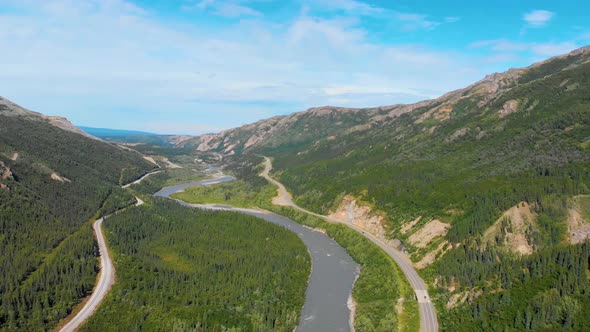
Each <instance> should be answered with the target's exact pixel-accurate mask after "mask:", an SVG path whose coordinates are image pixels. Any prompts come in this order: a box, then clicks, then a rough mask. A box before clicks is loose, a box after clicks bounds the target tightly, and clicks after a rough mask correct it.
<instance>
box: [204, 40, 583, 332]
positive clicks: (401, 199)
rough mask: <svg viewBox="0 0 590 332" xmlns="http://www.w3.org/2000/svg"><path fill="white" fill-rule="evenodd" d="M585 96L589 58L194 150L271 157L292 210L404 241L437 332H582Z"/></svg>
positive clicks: (213, 138)
mask: <svg viewBox="0 0 590 332" xmlns="http://www.w3.org/2000/svg"><path fill="white" fill-rule="evenodd" d="M588 96H590V48H589V47H586V48H582V49H579V50H576V51H574V52H571V53H569V54H566V55H563V56H559V57H555V58H552V59H549V60H546V61H543V62H541V63H537V64H534V65H532V66H529V67H526V68H521V69H511V70H509V71H508V72H505V73H496V74H492V75H489V76H487V77H485V78H484V79H482V80H481V81H479V82H477V83H475V84H473V85H471V86H469V87H466V88H465V89H461V90H457V91H453V92H450V93H448V94H446V95H444V96H442V97H440V98H438V99H435V100H429V101H424V102H421V103H417V104H413V105H396V106H390V107H381V108H371V109H339V108H333V107H324V108H316V109H311V110H308V111H306V112H303V113H296V114H293V115H290V116H286V117H277V118H273V119H269V120H264V121H260V122H257V123H256V124H253V125H249V126H244V127H240V128H237V129H232V130H228V131H225V132H222V133H220V134H213V135H204V136H201V137H199V138H196V139H195V142H198V143H199V144H198V149H199V150H201V151H212V152H218V153H220V152H221V153H225V154H226V155H231V154H238V157H239V158H241V157H240V156H239V155H240V153H242V154H252V155H253V154H264V155H269V156H272V157H273V158H274V165H275V168H276V172H275V174H274V176H275V177H277V178H279V179H280V180H281V181H282V182H283V183H285V185H286V186H287V187H288V188H289V190H291V191H292V193H293V194H294V197H295V199H296V201H297V202H298V203H299V204H300V205H302V206H304V207H306V208H308V209H311V210H313V211H316V212H319V213H324V214H331V215H332V216H335V217H337V216H339V215H342V216H343V217H346V216H348V215H352V216H353V220H352V221H353V222H354V223H357V224H359V225H361V226H363V227H366V228H367V229H369V230H370V231H371V232H373V233H376V234H378V235H379V236H381V237H383V239H384V240H388V241H389V240H392V241H391V242H390V243H392V244H397V245H400V243H401V245H403V247H404V248H405V249H407V250H408V251H409V253H410V256H411V258H412V260H413V261H414V262H415V264H416V266H417V267H418V268H422V269H423V274H424V276H425V277H427V278H428V279H430V283H431V285H432V286H433V287H435V288H436V292H437V296H436V299H437V301H438V304H439V306H440V308H441V310H440V311H441V312H444V314H443V317H441V318H442V321H441V324H442V327H443V328H444V329H446V330H452V331H457V330H466V331H471V330H491V329H493V328H498V327H505V328H508V329H515V330H522V329H540V328H546V329H574V330H584V329H588V328H590V326H588V322H587V319H585V318H584V317H583V313H584V312H585V311H587V310H589V309H590V298H588V295H587V294H589V293H590V283H589V281H588V277H587V272H588V270H589V267H588V264H589V258H590V252H589V246H588V244H587V243H585V242H584V239H583V238H580V237H581V236H582V237H583V236H585V235H584V234H588V232H587V228H588V226H587V223H588V221H586V220H585V219H583V218H578V216H581V215H584V214H583V213H580V212H579V210H580V208H579V206H580V203H579V202H580V200H581V198H580V197H585V196H582V195H587V194H590V99H589V98H588ZM248 143H249V144H248ZM349 211H352V213H350V212H349ZM566 230H569V231H566ZM393 239H397V240H399V241H393ZM573 243H579V244H578V245H575V246H572V245H571V244H573ZM563 266H567V267H568V268H567V269H564V268H563ZM555 293H557V294H559V295H560V296H559V297H555ZM525 294H526V295H525ZM533 297H534V298H536V299H537V300H538V301H536V302H535V303H537V304H532V303H531V302H530V299H531V298H533Z"/></svg>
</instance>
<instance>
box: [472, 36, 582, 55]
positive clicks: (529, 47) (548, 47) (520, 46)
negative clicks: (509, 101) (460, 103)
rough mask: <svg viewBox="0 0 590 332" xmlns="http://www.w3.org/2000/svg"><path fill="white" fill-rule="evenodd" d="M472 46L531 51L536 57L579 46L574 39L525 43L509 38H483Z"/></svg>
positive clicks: (496, 49) (562, 51)
mask: <svg viewBox="0 0 590 332" xmlns="http://www.w3.org/2000/svg"><path fill="white" fill-rule="evenodd" d="M469 46H470V47H471V48H489V49H490V50H492V51H495V52H529V53H531V54H532V55H534V56H536V57H550V56H555V55H560V54H564V53H568V52H571V51H573V50H574V49H576V48H579V47H580V45H578V44H577V43H576V42H574V41H564V42H547V43H525V42H513V41H510V40H507V39H492V40H482V41H477V42H474V43H471V44H470V45H469Z"/></svg>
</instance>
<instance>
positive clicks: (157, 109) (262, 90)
mask: <svg viewBox="0 0 590 332" xmlns="http://www.w3.org/2000/svg"><path fill="white" fill-rule="evenodd" d="M589 12H590V1H582V0H575V1H568V0H564V1H555V0H551V1H543V0H518V1H515V0H512V1H505V0H499V1H485V2H484V1H472V0H471V1H458V0H453V1H441V0H438V1H428V0H413V1H394V0H383V1H377V0H374V1H368V0H366V1H365V0H282V1H272V0H227V1H224V0H0V45H2V46H1V47H0V95H1V96H4V97H6V98H8V99H10V100H12V101H13V102H16V103H17V104H20V105H21V106H23V107H26V108H29V109H31V110H34V111H38V112H41V113H45V114H50V115H62V116H66V117H67V118H69V119H70V120H71V121H72V122H73V123H75V124H77V125H84V126H91V127H102V128H115V129H134V130H143V131H150V132H156V133H166V134H200V133H205V132H217V131H219V130H222V129H227V128H232V127H236V126H239V125H242V124H246V123H250V122H254V121H257V120H259V119H262V118H267V117H271V116H274V115H280V114H288V113H291V112H297V111H302V110H305V109H307V108H309V107H314V106H322V105H335V106H347V107H369V106H379V105H392V104H398V103H412V102H417V101H420V100H424V99H431V98H436V97H438V96H440V95H442V94H444V93H446V92H448V91H451V90H454V89H458V88H462V87H465V86H467V85H469V84H471V83H474V82H475V81H478V80H480V79H481V78H483V77H484V76H486V75H487V74H490V73H493V72H501V71H505V70H507V69H509V68H511V67H523V66H527V65H530V64H532V63H534V62H537V61H540V60H543V59H546V58H549V57H551V56H555V55H559V54H563V53H567V52H569V51H571V50H574V49H576V48H578V47H582V46H586V45H588V44H590V20H588V13H589Z"/></svg>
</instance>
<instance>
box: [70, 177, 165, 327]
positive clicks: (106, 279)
mask: <svg viewBox="0 0 590 332" xmlns="http://www.w3.org/2000/svg"><path fill="white" fill-rule="evenodd" d="M154 173H159V171H158V172H152V173H148V174H146V175H144V176H143V177H142V178H141V179H139V180H137V181H134V182H133V183H134V184H135V183H139V182H141V180H143V179H145V178H146V177H148V176H149V175H150V174H154ZM127 187H129V185H125V186H123V188H127ZM135 199H136V201H137V202H136V203H135V206H140V205H142V204H143V200H141V198H139V197H135ZM125 209H126V208H124V209H121V210H119V211H117V212H115V214H117V213H118V212H120V211H123V210H125ZM110 216H112V214H109V215H107V216H104V217H102V218H100V219H98V220H96V221H95V222H94V224H93V225H92V228H93V229H94V234H95V236H96V241H97V242H98V249H99V254H100V276H99V278H98V283H97V284H96V287H95V288H94V290H93V291H92V295H91V296H90V299H89V300H88V302H86V303H85V304H84V307H82V309H81V310H80V311H78V313H76V316H74V318H72V319H71V320H70V321H69V322H68V323H67V324H66V325H64V326H63V327H62V328H61V329H60V330H59V331H60V332H74V331H76V330H78V329H79V328H80V327H81V326H82V324H83V323H84V322H85V321H86V320H87V319H88V318H90V316H92V315H93V314H94V312H95V311H96V309H97V308H98V306H99V305H100V303H101V302H102V300H104V298H105V297H106V296H107V294H108V292H109V290H111V287H112V286H113V284H114V283H115V266H114V265H113V260H112V259H111V256H110V255H109V248H108V246H107V242H106V239H105V237H104V234H103V231H102V223H103V221H104V220H105V219H107V218H108V217H110Z"/></svg>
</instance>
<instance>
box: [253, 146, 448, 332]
mask: <svg viewBox="0 0 590 332" xmlns="http://www.w3.org/2000/svg"><path fill="white" fill-rule="evenodd" d="M271 170H272V162H271V160H270V158H268V157H264V171H263V172H262V173H261V174H260V175H261V176H262V177H264V178H265V179H266V180H268V181H269V182H271V183H273V184H274V185H275V186H277V188H278V197H277V198H276V199H274V200H273V202H274V203H275V204H278V205H284V206H290V207H293V208H295V209H297V210H299V211H301V212H304V213H307V214H310V215H313V216H316V217H318V218H322V219H324V220H326V221H328V222H334V223H340V224H344V225H346V226H348V227H350V228H352V229H354V230H355V231H357V232H359V233H361V234H362V235H363V236H364V237H366V238H367V239H369V240H371V241H372V242H373V243H375V244H376V245H378V246H379V247H380V248H382V249H383V250H384V251H385V252H386V253H387V254H388V255H389V256H390V257H391V258H393V260H394V261H395V262H396V263H397V264H398V266H399V267H400V268H401V270H402V272H403V273H404V275H405V276H406V278H407V279H408V281H409V282H410V285H411V286H412V288H413V289H414V292H415V293H416V298H417V299H418V305H419V309H420V330H421V331H424V332H436V331H438V320H437V317H436V309H435V307H434V304H433V303H432V301H431V300H430V296H429V295H428V287H426V284H425V283H424V281H423V280H422V278H420V276H419V275H418V272H416V270H415V269H414V267H413V266H412V262H411V261H410V260H409V259H408V258H407V256H406V255H404V254H403V253H402V252H400V251H399V250H397V249H395V248H392V247H390V246H388V245H386V244H385V243H383V241H381V240H380V239H378V238H377V237H375V236H374V235H373V234H371V233H369V232H367V231H365V230H364V229H362V228H360V227H358V226H356V225H354V224H352V223H348V222H342V221H340V220H336V219H333V218H329V217H326V216H323V215H320V214H317V213H315V212H312V211H309V210H306V209H304V208H302V207H300V206H298V205H297V204H295V202H293V197H292V196H291V194H290V193H289V191H287V189H286V188H285V186H284V185H283V184H282V183H280V182H279V181H277V180H275V179H273V178H272V177H271V176H270V175H269V173H270V171H271Z"/></svg>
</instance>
